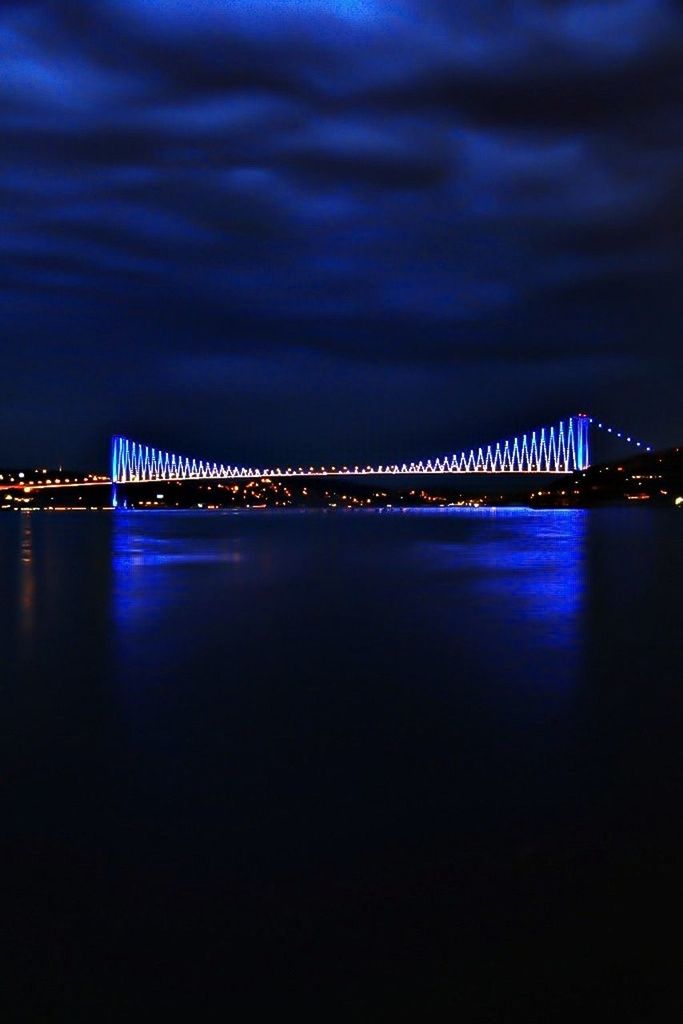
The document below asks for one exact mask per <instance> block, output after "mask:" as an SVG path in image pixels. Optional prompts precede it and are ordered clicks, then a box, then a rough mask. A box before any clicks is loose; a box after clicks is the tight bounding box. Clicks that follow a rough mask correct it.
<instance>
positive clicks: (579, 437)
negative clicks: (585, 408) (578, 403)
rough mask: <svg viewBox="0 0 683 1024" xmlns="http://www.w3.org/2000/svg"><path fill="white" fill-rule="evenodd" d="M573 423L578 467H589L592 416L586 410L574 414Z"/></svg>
mask: <svg viewBox="0 0 683 1024" xmlns="http://www.w3.org/2000/svg"><path fill="white" fill-rule="evenodd" d="M572 425H573V427H574V430H575V434H574V439H575V444H576V468H577V469H588V467H589V466H590V464H591V462H590V425H591V418H590V416H588V414H587V413H585V412H580V413H579V415H578V416H572Z"/></svg>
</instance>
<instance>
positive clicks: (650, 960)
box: [0, 509, 683, 1021]
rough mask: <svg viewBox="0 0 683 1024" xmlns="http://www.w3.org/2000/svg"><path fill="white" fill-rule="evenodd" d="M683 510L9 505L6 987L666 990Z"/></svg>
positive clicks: (175, 993) (536, 999)
mask: <svg viewBox="0 0 683 1024" xmlns="http://www.w3.org/2000/svg"><path fill="white" fill-rule="evenodd" d="M682 525H683V517H681V516H680V515H679V514H677V513H675V512H666V511H661V512H653V511H650V512H646V511H642V510H631V509H625V510H621V509H614V510H605V511H597V512H585V511H558V512H529V511H522V510H519V511H518V510H507V511H497V512H489V511H485V510H479V511H461V510H457V511H453V510H439V511H435V512H432V511H429V512H419V511H416V512H394V513H376V512H369V513H348V514H347V513H331V512H330V513H324V512H320V513H315V512H305V513H287V512H277V513H268V512H253V513H241V514H234V513H227V514H219V513H197V514H195V513H178V512H170V513H169V512H139V513H131V512H119V513H116V514H113V515H111V514H106V513H102V514H88V513H83V514H76V513H74V514H72V515H70V514H57V513H55V514H52V515H50V514H47V513H45V514H33V515H29V514H25V515H18V514H5V515H3V516H0V573H1V575H0V587H1V589H0V599H1V604H0V653H1V663H0V673H1V675H0V729H1V746H0V809H1V822H2V832H1V835H2V839H1V845H0V852H1V859H2V865H1V875H0V885H1V887H2V908H3V909H2V934H3V943H4V945H5V946H6V948H5V950H4V952H3V960H2V962H3V965H4V966H3V974H4V976H5V984H4V985H3V992H4V995H3V999H4V998H7V999H8V1000H11V1001H12V1002H11V1005H12V1007H13V1008H14V1012H16V1008H17V1007H19V1008H20V1009H21V1010H22V1011H23V1012H25V1014H26V1017H25V1019H32V1020H33V1019H40V1020H52V1019H60V1020H61V1019H73V1014H74V1013H75V1012H76V1011H77V1010H79V1009H82V1008H83V1007H87V1008H89V1009H90V1012H91V1013H92V1017H91V1019H93V1020H104V1019H113V1018H117V1019H118V1018H121V1019H123V1017H124V1016H125V1015H126V1014H127V1013H130V1012H133V1011H137V1010H139V1009H141V1008H142V1007H143V1006H144V1007H145V1009H151V1008H155V1009H157V1010H166V1009H169V1008H171V1007H178V1006H183V1007H185V1006H189V1007H190V1011H191V1012H192V1013H193V1014H194V1018H193V1019H204V1018H205V1017H206V1016H207V1015H208V1014H209V1012H210V1010H211V1009H215V1008H216V1006H219V1007H222V1008H223V1010H224V1012H225V1014H226V1015H227V1014H228V1013H230V1012H232V1011H234V1012H235V1013H236V1014H237V1018H238V1019H239V1020H244V1019H251V1017H252V1016H253V1015H257V1014H258V1013H259V1012H260V1011H261V1010H262V1009H264V1008H266V1007H269V1008H272V1009H273V1010H275V1011H276V1012H278V1014H282V1015H284V1014H285V1012H286V1011H290V1010H293V1009H294V1010H295V1011H296V1012H297V1014H298V1015H301V1014H302V1013H303V1012H304V1011H306V1010H307V1009H308V1008H310V1007H315V1008H317V1009H318V1012H319V1014H321V1015H322V1019H324V1018H325V1016H329V1015H331V1013H332V1012H333V1011H336V1012H341V1014H342V1015H344V1016H346V1018H347V1019H352V1020H359V1021H366V1020H367V1021H374V1020H385V1019H386V1020H393V1019H397V1017H402V1016H403V1015H405V1016H406V1017H408V1018H410V1019H418V1020H419V1019H423V1020H424V1019H446V1018H447V1017H448V1019H453V1015H455V1017H456V1018H457V1019H460V1020H468V1021H469V1020H472V1021H479V1020H481V1021H507V1020H513V1019H514V1020H516V1019H518V1017H519V1019H526V1020H532V1019H536V1017H538V1019H543V1020H552V1019H556V1016H555V1015H556V1014H557V1013H558V1012H559V1011H560V1009H561V1010H567V1009H569V1010H577V1011H578V1010H579V1009H580V1010H584V1009H585V1008H588V1007H590V1006H591V1005H592V1004H593V1003H594V1002H595V1001H596V1000H597V999H600V1000H605V999H606V1000H607V1001H608V1005H609V1006H610V1007H611V1009H612V1010H613V1012H614V1013H615V1014H618V1015H619V1018H620V1019H622V1020H623V1019H626V1018H627V1019H633V1020H639V1021H647V1020H661V1019H662V1017H661V1007H662V1005H663V1002H664V1000H665V999H667V998H668V997H669V996H670V995H671V992H672V989H671V979H672V977H673V975H674V974H675V972H676V970H677V968H678V943H677V942H676V941H672V940H671V938H670V937H669V934H668V929H669V927H670V926H671V927H674V928H675V931H676V934H678V933H679V932H680V924H679V916H678V909H679V908H678V907H677V905H676V901H675V898H674V894H675V890H676V887H677V884H678V879H679V875H680V874H681V871H682V870H683V868H682V859H681V854H682V853H683V844H682V843H681V840H680V836H679V829H680V828H681V820H680V817H681V815H680V797H681V783H682V782H683V754H682V744H683V730H682V726H683V714H682V711H683V701H682V699H681V682H682V679H681V633H680V609H681V602H680V590H681V570H682V568H683V557H682V548H681V526H682ZM671 937H673V932H672V933H671Z"/></svg>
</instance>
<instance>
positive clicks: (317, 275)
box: [0, 0, 683, 446]
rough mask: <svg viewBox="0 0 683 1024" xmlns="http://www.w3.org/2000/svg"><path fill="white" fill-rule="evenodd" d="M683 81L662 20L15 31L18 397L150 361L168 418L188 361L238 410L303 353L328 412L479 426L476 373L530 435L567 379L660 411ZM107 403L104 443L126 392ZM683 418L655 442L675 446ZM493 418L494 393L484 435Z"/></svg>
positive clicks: (12, 220)
mask: <svg viewBox="0 0 683 1024" xmlns="http://www.w3.org/2000/svg"><path fill="white" fill-rule="evenodd" d="M682 58H683V17H682V15H681V12H680V10H679V9H678V8H677V6H676V5H675V4H673V3H666V2H664V0H659V2H657V0H651V2H648V0H602V2H600V3H598V2H595V3H590V2H581V3H578V2H565V3H561V4H549V3H545V2H541V0H527V2H521V3H518V4H515V5H507V4H500V3H497V2H494V0H478V2H476V3H474V2H471V3H463V4H458V5H453V4H452V3H446V2H443V3H442V2H438V0H424V2H422V3H420V4H419V5H418V4H417V3H413V2H408V0H403V2H396V3H392V4H390V3H388V2H381V0H367V2H365V0H355V2H348V3H342V2H341V0H339V2H332V0H329V2H324V0H310V2H303V0H297V2H296V3H293V2H282V3H275V2H273V0H269V2H268V3H266V2H265V0H264V2H257V0H251V2H249V3H246V2H244V3H242V2H237V0H235V2H233V3H230V4H225V3H223V2H220V3H219V2H217V0H216V2H210V0H202V2H195V3H193V4H189V3H179V2H178V3H176V2H171V0H163V2H161V0H155V2H154V3H152V2H145V0H125V2H124V0H107V2H102V3H98V4H93V3H91V2H87V3H86V2H79V0H74V2H73V3H70V4H68V5H65V4H58V3H52V2H48V0H40V2H39V0H34V2H30V0H24V2H22V3H15V2H8V3H6V4H5V5H3V8H2V11H1V12H0V62H1V63H0V66H1V67H2V71H1V72H0V134H1V135H2V139H3V146H2V149H1V150H0V188H1V189H2V195H3V214H4V217H3V223H4V230H3V234H2V237H1V238H0V260H1V261H2V267H3V271H2V274H3V278H2V280H3V284H4V292H3V309H4V313H5V323H6V324H7V331H8V334H7V337H8V339H9V350H10V351H9V362H10V363H11V367H12V372H13V373H14V374H15V375H17V376H18V378H19V379H22V380H24V381H25V382H26V383H28V382H29V381H30V379H31V375H32V374H33V373H35V372H40V369H38V370H37V371H36V366H38V367H40V365H41V363H40V359H39V358H38V359H37V360H35V361H34V360H27V359H26V358H25V355H24V353H25V352H26V351H27V346H28V347H30V348H31V351H33V352H35V353H38V354H39V353H40V352H42V351H45V352H49V351H52V350H53V348H54V347H55V346H59V345H60V344H66V343H67V339H68V343H69V344H75V345H76V347H77V349H78V351H79V353H80V357H81V359H82V368H79V366H78V365H74V366H73V367H72V371H71V372H73V373H74V374H76V375H78V374H79V373H80V374H82V376H83V379H84V380H86V379H88V378H89V377H90V376H91V368H92V366H93V365H106V366H110V365H112V363H116V362H118V364H119V365H125V366H126V367H128V366H132V365H134V364H135V362H136V361H137V363H138V364H139V365H140V366H141V367H143V372H147V371H148V369H149V367H151V366H153V367H155V368H156V370H155V372H156V374H157V375H156V377H155V379H154V386H155V387H157V388H159V389H161V392H162V393H165V392H164V389H169V388H171V387H172V385H171V378H172V376H173V375H172V374H171V375H169V374H168V373H164V372H160V368H161V369H163V367H164V365H165V361H167V362H168V366H173V367H177V366H181V365H185V366H188V367H189V366H190V365H192V366H194V367H199V368H201V367H204V371H201V369H200V370H198V371H196V372H194V371H193V380H194V381H195V383H197V381H198V377H197V373H199V372H206V374H207V380H208V381H209V383H210V384H211V386H212V387H213V385H214V383H215V380H216V379H220V380H222V381H225V382H226V383H225V387H226V389H227V388H228V381H227V379H226V376H225V375H220V374H214V373H212V371H211V369H210V367H212V366H215V365H216V364H215V363H214V362H213V361H214V360H219V361H222V362H221V365H225V366H227V367H235V366H240V365H243V364H241V363H240V360H248V359H250V358H252V355H253V351H254V350H256V351H258V352H259V353H267V356H266V355H264V356H263V358H264V359H265V358H267V359H268V360H269V361H270V364H271V365H273V366H276V365H277V362H278V360H280V361H281V362H282V363H283V365H288V360H290V357H291V353H292V352H293V351H295V352H297V353H300V352H301V351H303V350H306V351H308V352H309V353H311V356H310V360H311V361H310V365H309V364H306V362H305V360H304V361H303V362H302V363H301V365H302V374H303V372H304V368H305V366H308V367H309V370H310V372H311V373H313V375H314V378H315V379H321V375H320V374H318V375H317V377H316V372H317V371H314V370H313V369H311V367H314V366H318V367H325V368H326V370H325V372H328V373H329V375H330V383H329V387H328V388H327V390H328V391H329V392H330V397H329V401H330V402H331V403H332V404H333V405H334V404H335V399H334V395H335V394H336V393H338V394H339V395H341V394H345V393H346V392H345V390H344V387H343V386H342V383H341V380H342V379H343V378H344V371H343V370H342V369H341V367H342V366H343V365H346V364H345V361H349V363H350V364H351V365H353V367H354V368H355V369H354V381H356V384H357V386H358V389H359V392H360V393H362V392H363V386H362V383H361V378H362V373H363V367H368V366H370V365H372V366H375V367H378V368H379V370H378V372H379V373H384V374H386V375H387V376H391V375H394V379H397V376H396V375H399V374H401V373H404V372H405V373H407V374H413V375H414V376H416V377H419V375H420V373H421V372H422V370H423V371H424V373H425V374H426V375H427V377H428V379H429V380H430V381H432V382H433V381H434V379H436V378H437V377H438V374H439V373H440V374H441V375H442V379H443V380H446V381H448V384H449V386H450V387H451V388H454V389H455V391H456V392H457V394H458V396H459V399H460V400H461V401H464V391H463V388H462V387H461V386H460V385H459V384H458V373H460V374H461V375H462V376H463V379H464V378H466V380H467V387H468V388H473V389H474V391H473V394H475V395H476V374H477V372H478V373H479V374H480V377H481V380H482V381H490V380H491V379H494V378H495V379H496V380H498V381H500V388H501V389H503V388H504V387H505V386H506V385H505V384H504V383H503V382H504V381H507V387H508V388H510V389H511V390H512V391H513V392H516V393H518V394H520V395H523V399H524V401H525V402H528V403H530V406H534V403H536V404H539V403H541V404H542V402H541V399H540V397H534V395H538V390H537V389H536V388H534V389H532V390H531V391H529V390H528V389H527V388H526V387H524V388H523V387H522V385H521V384H520V380H521V379H522V376H523V374H524V373H525V372H527V368H528V369H529V373H531V372H532V368H533V373H534V374H535V375H536V374H540V377H539V380H540V379H542V377H543V374H545V375H546V376H545V379H546V381H547V387H548V388H550V387H553V388H555V389H556V390H557V389H558V388H559V390H562V388H561V387H560V385H558V379H559V380H560V381H561V380H562V375H561V372H560V371H561V368H562V367H566V365H567V364H566V360H567V352H568V351H571V352H572V353H573V355H575V356H580V358H581V359H582V360H586V363H585V365H589V362H590V359H591V357H592V358H593V360H594V366H595V372H594V375H593V380H592V381H591V384H590V387H591V388H593V389H595V388H598V392H597V393H596V397H597V400H601V401H602V402H603V403H604V404H609V403H610V402H616V401H617V399H616V398H613V397H612V382H611V380H610V379H609V374H608V373H607V371H606V367H614V366H616V365H619V366H621V367H622V368H623V369H624V373H625V374H626V376H627V377H628V375H629V374H632V375H633V386H634V387H635V383H636V378H637V377H638V376H639V375H642V366H640V364H639V363H638V360H639V358H642V359H647V358H651V359H653V360H656V361H662V365H666V366H667V367H668V370H667V374H666V375H667V379H669V380H670V379H673V375H674V373H675V369H676V368H677V366H678V365H679V363H678V360H679V349H680V346H679V341H678V337H679V323H680V313H681V309H680V301H679V299H678V295H679V294H680V293H681V288H680V281H681V274H682V272H683V267H682V265H681V251H680V245H679V243H678V238H679V233H680V227H681V223H682V221H683V196H682V195H681V180H683V176H682V172H683V125H682V124H681V121H680V116H679V107H680V103H681V101H682V100H683V60H682ZM29 299H30V301H29ZM113 352H116V358H114V355H113ZM639 354H640V355H639ZM297 358H299V359H301V358H302V357H300V356H297ZM183 359H184V360H185V361H186V362H185V363H183ZM316 360H317V362H316ZM327 360H329V361H327ZM605 360H607V362H605ZM620 360H621V362H620ZM494 364H495V366H496V367H497V368H498V369H497V370H496V372H495V374H494V373H493V371H492V369H491V367H492V365H494ZM636 364H638V366H639V368H638V369H637V370H636V369H635V367H636ZM657 365H658V366H660V363H659V362H658V363H657ZM539 367H541V369H540V370H539V369H538V368H539ZM420 368H422V370H420ZM556 371H557V372H556ZM367 373H368V378H367V379H368V380H370V379H371V375H370V371H369V370H368V371H367ZM601 373H602V374H603V375H604V381H603V384H602V391H601V393H600V389H599V387H598V386H599V385H600V374H601ZM653 373H654V371H653ZM558 374H559V376H558ZM596 374H597V377H596V376H595V375H596ZM228 376H229V375H228ZM300 376H301V375H300ZM123 377H125V379H126V381H127V385H126V386H127V388H128V391H127V395H128V396H130V395H131V394H133V393H134V390H135V389H132V388H131V379H132V371H131V373H130V374H129V371H128V369H126V370H125V373H124V374H123ZM234 377H235V387H236V388H239V387H243V386H246V385H245V380H246V377H245V374H244V373H242V374H240V373H237V371H235V375H234ZM122 379H123V378H122ZM274 379H275V380H276V381H277V380H278V379H279V378H278V377H277V374H276V375H275V378H274ZM337 379H339V381H340V383H339V384H338V387H337V391H335V380H337ZM373 379H374V378H373ZM571 379H572V381H573V383H572V387H573V388H574V389H575V392H576V394H577V401H578V393H579V390H580V387H579V382H578V381H577V380H576V379H575V378H573V377H572V378H571ZM620 379H621V378H620ZM653 379H654V378H653ZM278 386H279V387H281V392H282V395H283V399H282V402H278V403H276V404H277V405H278V414H280V413H281V412H282V409H283V408H284V406H283V404H282V403H283V402H285V400H286V399H287V395H288V394H289V391H290V388H289V386H288V385H287V384H286V383H285V382H284V381H281V382H280V384H279V385H278ZM97 387H98V389H99V395H100V403H101V407H102V410H103V412H102V418H103V421H105V420H107V419H108V417H109V416H110V412H111V410H112V409H114V407H115V406H116V403H117V402H118V401H119V398H120V393H119V388H118V386H117V382H116V378H112V379H110V378H108V377H107V376H106V375H105V377H104V378H98V384H97ZM302 387H303V384H302ZM44 390H45V393H46V395H47V396H48V397H47V398H46V401H47V402H48V404H50V405H51V407H52V408H53V410H54V413H55V416H57V415H58V402H59V400H58V396H55V397H54V398H52V397H49V396H50V389H49V388H47V387H46V388H45V389H44ZM570 390H571V389H570ZM199 391H201V388H199V387H198V386H197V393H199ZM418 391H419V393H420V394H421V396H422V397H421V398H420V400H419V402H418V403H417V406H419V405H420V402H421V403H422V405H421V406H420V407H421V408H422V409H423V412H424V416H425V417H426V421H427V424H429V422H430V421H431V422H434V421H435V419H437V418H438V417H437V414H436V412H435V410H434V402H433V401H430V400H429V399H428V397H427V391H428V389H427V388H423V389H422V391H420V390H419V389H418ZM135 393H137V392H135ZM573 393H574V392H572V394H573ZM439 394H440V395H441V389H439ZM672 394H673V391H672V390H671V389H669V385H668V384H666V385H665V386H664V395H663V398H662V399H661V400H658V401H655V400H654V399H653V400H651V401H650V405H649V408H650V414H651V415H653V416H655V417H657V416H658V417H660V418H664V419H665V418H666V417H668V418H669V420H671V421H672V422H673V420H674V418H675V409H674V404H675V403H674V399H673V397H667V396H672ZM601 395H602V397H601ZM287 400H289V399H287ZM440 400H441V398H440ZM127 401H128V399H127ZM489 401H490V396H489V395H487V394H486V388H482V390H481V398H480V400H479V415H480V416H482V417H485V416H486V415H487V409H488V408H489V407H490V406H489ZM142 402H143V399H142V398H140V403H141V407H142ZM188 403H190V404H191V398H188ZM667 403H668V404H667ZM162 404H163V403H162ZM339 404H341V399H340V403H339ZM579 404H581V405H583V404H586V403H584V402H580V403H579ZM417 406H416V408H417ZM400 407H401V406H400V403H399V405H398V406H397V407H396V415H397V416H398V417H399V418H400V415H401V413H400ZM467 407H468V408H470V409H471V411H472V415H476V407H477V403H476V402H475V401H474V399H471V400H470V399H468V405H467ZM607 411H609V410H607ZM201 412H202V410H201V401H200V399H199V398H197V401H196V414H197V416H200V415H201ZM130 414H131V415H132V416H133V417H137V418H138V419H139V420H144V416H143V415H142V413H141V412H140V411H139V410H138V411H137V412H136V411H135V408H134V404H133V405H131V406H130ZM531 414H533V408H530V415H531ZM0 415H1V414H0ZM293 415H294V426H295V427H296V421H297V420H296V417H297V416H300V417H301V427H300V430H299V434H300V435H301V436H303V435H304V433H305V421H304V417H303V415H302V413H301V412H300V411H299V412H298V413H297V412H294V413H293ZM356 415H357V416H360V413H356ZM644 415H647V412H645V413H644ZM364 422H365V421H364ZM440 422H441V420H440V419H439V423H440ZM365 425H366V426H367V424H365ZM413 425H414V420H411V426H413ZM2 426H3V428H6V427H7V414H6V416H5V419H4V420H3V423H2ZM636 426H637V425H636ZM335 429H336V428H335ZM396 429H397V431H399V432H400V431H401V429H402V428H401V426H400V424H399V425H397V427H396ZM634 429H635V428H634ZM428 430H429V427H428V426H427V431H428ZM295 433H296V430H295ZM71 443H72V444H73V445H74V446H76V445H77V443H78V442H77V439H76V438H75V435H74V438H73V440H72V442H71Z"/></svg>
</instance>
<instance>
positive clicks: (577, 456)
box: [111, 413, 652, 485]
mask: <svg viewBox="0 0 683 1024" xmlns="http://www.w3.org/2000/svg"><path fill="white" fill-rule="evenodd" d="M593 427H597V428H599V429H601V430H604V431H606V432H607V433H610V434H613V435H614V437H616V438H620V439H623V440H625V441H627V442H629V443H630V444H632V445H633V446H634V447H635V448H641V449H642V450H644V451H651V450H652V449H651V446H650V445H647V444H645V443H644V442H642V441H640V440H636V439H635V438H634V437H632V436H631V435H630V434H627V433H626V432H625V431H622V430H620V429H617V428H616V427H611V426H607V425H606V424H604V423H602V422H601V421H597V420H595V419H594V418H593V417H591V416H588V415H587V414H585V413H579V414H578V415H576V416H568V417H566V418H564V419H561V420H559V421H558V422H557V423H553V424H550V425H547V426H544V427H539V428H536V429H534V430H530V431H527V432H525V433H523V434H518V435H516V436H515V437H512V438H508V439H507V440H502V441H496V442H492V443H490V444H486V445H482V446H478V447H473V448H467V449H461V450H460V451H456V452H452V453H451V454H446V455H437V456H432V457H430V458H421V459H418V460H413V461H410V462H407V461H406V462H388V463H380V464H376V465H358V464H356V465H337V464H330V465H325V466H312V465H309V466H304V465H290V466H275V465H270V466H268V465H263V466H243V465H234V464H232V463H218V462H212V461H209V460H202V459H197V458H190V457H187V456H182V455H177V454H174V453H172V452H168V451H164V450H162V449H159V448H152V447H150V446H149V445H146V444H142V443H140V442H139V441H133V440H131V439H130V438H127V437H123V436H122V435H116V436H115V437H113V438H112V443H111V482H112V484H114V485H116V484H132V483H149V482H152V481H162V480H168V481H180V480H256V479H262V478H263V477H269V478H278V477H358V476H394V475H401V476H426V475H430V474H449V475H451V474H539V475H543V476H547V475H549V474H557V473H575V472H577V471H580V470H584V469H587V468H588V467H589V466H590V464H591V461H590V460H591V428H593Z"/></svg>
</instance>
